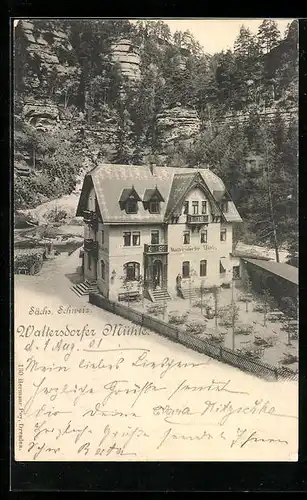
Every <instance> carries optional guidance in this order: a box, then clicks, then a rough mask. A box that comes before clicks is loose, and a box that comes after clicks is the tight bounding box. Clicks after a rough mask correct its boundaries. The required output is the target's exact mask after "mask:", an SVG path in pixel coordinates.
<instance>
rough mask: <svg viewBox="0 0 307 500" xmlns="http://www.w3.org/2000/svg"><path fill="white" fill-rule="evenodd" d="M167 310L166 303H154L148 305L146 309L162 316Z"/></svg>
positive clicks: (152, 313)
mask: <svg viewBox="0 0 307 500" xmlns="http://www.w3.org/2000/svg"><path fill="white" fill-rule="evenodd" d="M164 310H165V306H164V304H153V305H150V306H148V307H147V309H146V311H147V313H148V314H149V315H151V316H160V315H161V314H163V311H164Z"/></svg>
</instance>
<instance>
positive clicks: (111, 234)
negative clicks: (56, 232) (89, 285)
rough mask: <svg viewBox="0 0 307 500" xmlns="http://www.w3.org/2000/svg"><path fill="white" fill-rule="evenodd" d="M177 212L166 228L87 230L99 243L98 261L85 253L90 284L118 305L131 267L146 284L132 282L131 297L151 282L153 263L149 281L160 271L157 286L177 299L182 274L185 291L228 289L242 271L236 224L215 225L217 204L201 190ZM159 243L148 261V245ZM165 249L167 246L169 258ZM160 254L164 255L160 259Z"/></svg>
mask: <svg viewBox="0 0 307 500" xmlns="http://www.w3.org/2000/svg"><path fill="white" fill-rule="evenodd" d="M187 203H188V208H187V206H186V205H187ZM87 210H90V211H95V210H96V203H95V191H94V189H92V190H91V192H90V194H89V196H88V201H87ZM225 210H227V207H226V208H225ZM175 212H176V214H177V217H176V218H175V220H173V221H170V222H169V223H162V224H158V223H156V224H150V223H139V224H131V225H130V224H127V223H125V224H103V223H102V222H101V221H100V222H98V224H97V226H96V227H95V228H92V227H90V226H89V225H88V224H85V230H84V237H85V240H86V239H92V240H93V241H94V242H97V253H96V256H95V257H94V258H93V256H92V257H90V253H89V252H87V251H85V252H84V276H85V278H87V279H94V280H97V284H98V287H99V290H100V291H101V293H102V294H103V295H104V296H106V297H109V298H113V299H117V298H118V294H119V293H121V292H125V291H127V285H124V279H125V277H126V265H127V264H128V265H132V264H133V265H136V267H137V268H138V271H137V276H136V277H137V278H142V279H141V281H142V283H140V281H139V280H137V279H136V280H131V281H130V283H129V291H130V290H131V291H133V290H140V289H141V287H142V286H144V279H145V278H146V276H147V277H148V272H147V271H148V270H147V269H146V267H147V266H148V262H150V266H151V271H150V278H151V279H153V277H154V276H153V275H155V274H156V275H157V269H158V268H160V271H159V272H158V274H159V277H158V278H157V279H158V285H159V286H161V287H165V288H167V290H168V292H169V293H170V295H171V296H172V295H173V296H175V295H176V277H177V276H178V275H179V274H180V275H181V276H182V286H183V287H184V286H185V284H188V283H189V282H190V280H191V282H192V286H195V287H196V286H199V285H200V284H203V285H204V286H208V287H209V286H212V285H217V286H220V285H221V284H223V283H229V282H230V281H231V279H232V271H233V266H234V265H237V262H234V261H233V259H232V257H231V252H232V224H231V223H225V222H221V220H218V222H216V219H214V214H215V210H214V207H213V206H212V202H211V201H210V200H209V199H208V197H207V196H206V195H205V193H204V192H203V190H202V189H201V188H193V189H191V190H190V192H189V193H187V195H186V196H185V198H184V201H183V202H182V201H181V204H180V205H179V206H177V207H176V210H175ZM188 216H191V217H192V219H193V217H194V218H195V217H197V216H205V218H204V219H202V218H201V219H200V220H201V223H199V224H198V223H193V222H191V219H190V222H189V221H188ZM203 220H206V223H203ZM157 242H158V245H160V247H158V248H157V253H154V254H151V255H150V260H146V257H147V254H146V245H153V244H157ZM161 245H167V247H166V249H167V252H164V251H163V250H165V248H164V247H161ZM160 250H162V251H163V252H162V254H161V255H160V254H159V251H160ZM129 263H131V264H129ZM152 269H154V271H152ZM187 274H188V275H189V277H188V275H187ZM161 278H162V279H161ZM155 279H156V278H155ZM159 280H160V281H159Z"/></svg>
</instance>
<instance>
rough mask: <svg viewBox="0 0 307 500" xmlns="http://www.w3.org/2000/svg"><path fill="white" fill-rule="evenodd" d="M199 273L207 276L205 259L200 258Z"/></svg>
mask: <svg viewBox="0 0 307 500" xmlns="http://www.w3.org/2000/svg"><path fill="white" fill-rule="evenodd" d="M199 275H200V276H207V261H206V260H201V261H200V265H199Z"/></svg>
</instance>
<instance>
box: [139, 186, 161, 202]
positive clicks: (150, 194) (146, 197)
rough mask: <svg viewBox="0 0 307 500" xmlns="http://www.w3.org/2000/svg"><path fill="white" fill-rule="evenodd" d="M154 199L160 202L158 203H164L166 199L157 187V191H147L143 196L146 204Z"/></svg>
mask: <svg viewBox="0 0 307 500" xmlns="http://www.w3.org/2000/svg"><path fill="white" fill-rule="evenodd" d="M153 198H154V199H156V200H158V201H164V198H163V196H162V195H161V193H160V191H159V189H158V188H157V186H156V187H155V189H146V190H145V193H144V196H143V202H144V203H146V202H148V201H150V200H152V199H153Z"/></svg>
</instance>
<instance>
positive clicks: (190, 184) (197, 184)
mask: <svg viewBox="0 0 307 500" xmlns="http://www.w3.org/2000/svg"><path fill="white" fill-rule="evenodd" d="M175 178H176V179H175ZM175 180H176V182H175ZM193 190H197V191H198V192H201V193H203V195H204V198H203V199H206V200H208V201H209V203H210V207H211V210H213V211H214V212H215V214H217V215H221V216H223V214H222V212H221V210H220V208H219V205H218V203H217V202H216V200H215V198H214V196H213V194H212V193H211V191H210V189H209V188H208V186H207V184H206V182H205V181H204V179H203V177H202V175H201V174H200V172H199V171H197V172H196V173H191V174H188V175H184V174H182V176H181V175H180V174H179V175H178V177H177V175H175V176H174V182H173V186H172V189H171V194H170V199H169V203H168V207H167V210H166V214H165V218H166V219H169V217H170V216H172V215H178V214H180V213H181V210H182V205H183V203H184V202H185V200H186V198H187V197H188V196H189V193H191V192H192V191H193Z"/></svg>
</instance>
